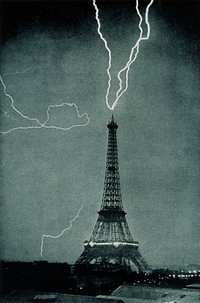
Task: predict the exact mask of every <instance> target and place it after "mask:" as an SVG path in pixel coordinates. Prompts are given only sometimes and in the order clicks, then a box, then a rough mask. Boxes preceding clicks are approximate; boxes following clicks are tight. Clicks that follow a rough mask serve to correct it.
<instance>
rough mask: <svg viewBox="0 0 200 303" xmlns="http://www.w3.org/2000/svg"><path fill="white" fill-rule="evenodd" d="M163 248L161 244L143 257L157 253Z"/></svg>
mask: <svg viewBox="0 0 200 303" xmlns="http://www.w3.org/2000/svg"><path fill="white" fill-rule="evenodd" d="M163 246H164V244H161V245H160V246H159V247H158V248H156V250H154V251H150V252H148V253H146V254H144V256H146V255H151V254H155V253H157V252H158V251H159V250H160V249H161V248H162V247H163Z"/></svg>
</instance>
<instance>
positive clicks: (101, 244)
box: [75, 118, 150, 272]
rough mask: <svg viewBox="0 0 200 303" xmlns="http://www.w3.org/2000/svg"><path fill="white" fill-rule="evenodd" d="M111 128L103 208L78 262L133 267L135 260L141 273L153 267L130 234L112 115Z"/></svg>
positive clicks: (96, 266)
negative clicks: (143, 256) (124, 205)
mask: <svg viewBox="0 0 200 303" xmlns="http://www.w3.org/2000/svg"><path fill="white" fill-rule="evenodd" d="M107 127H108V149H107V160H106V173H105V182H104V191H103V198H102V204H101V209H100V211H99V212H98V214H99V215H98V219H97V222H96V224H95V227H94V230H93V232H92V235H91V237H90V240H89V241H85V244H84V251H83V253H82V254H81V256H80V257H79V258H78V260H77V261H76V263H75V267H76V266H78V265H88V266H90V267H92V268H93V269H94V270H102V269H108V270H121V269H125V270H126V271H130V270H131V263H133V264H134V265H135V266H136V268H137V269H138V271H139V272H149V271H150V268H149V266H148V265H147V263H146V262H145V260H144V259H143V258H142V256H141V254H140V253H139V250H138V246H139V243H138V242H136V241H134V240H133V238H132V235H131V233H130V230H129V227H128V224H127V221H126V217H125V216H126V213H125V211H124V210H123V205H122V197H121V191H120V178H119V167H118V152H117V135H116V132H117V128H118V126H117V124H116V122H115V121H114V119H113V118H112V119H111V121H110V123H109V124H108V125H107Z"/></svg>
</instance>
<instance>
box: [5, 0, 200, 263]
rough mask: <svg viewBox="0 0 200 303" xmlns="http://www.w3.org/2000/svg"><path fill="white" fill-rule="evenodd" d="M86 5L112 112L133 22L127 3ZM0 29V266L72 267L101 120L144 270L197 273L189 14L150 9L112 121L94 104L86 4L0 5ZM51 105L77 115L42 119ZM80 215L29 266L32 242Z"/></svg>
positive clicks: (158, 4) (97, 179)
mask: <svg viewBox="0 0 200 303" xmlns="http://www.w3.org/2000/svg"><path fill="white" fill-rule="evenodd" d="M97 3H98V7H99V17H100V20H101V26H102V27H101V30H102V33H103V35H104V37H105V38H106V39H107V41H108V45H109V47H110V49H111V50H112V68H111V74H112V81H111V91H110V102H111V103H112V100H113V99H114V94H115V92H116V89H117V85H118V81H117V72H118V71H119V69H120V68H122V67H123V66H124V65H125V64H126V62H127V60H128V58H129V54H130V50H131V47H132V46H133V45H134V43H136V41H137V39H138V36H139V28H138V22H139V18H138V16H137V14H136V10H135V2H134V1H127V2H126V1H119V2H115V1H97ZM146 4H147V3H146V2H145V1H142V2H141V3H140V8H141V11H142V12H143V16H144V9H145V6H146ZM1 17H2V18H1V20H2V21H1V45H2V46H1V77H2V78H1V80H2V81H1V83H0V95H1V107H0V109H1V111H0V115H1V129H0V130H1V132H3V133H1V134H0V136H1V137H0V140H1V209H2V212H1V243H2V259H3V260H7V261H11V260H14V261H34V260H47V261H49V262H68V263H69V264H73V263H74V262H75V261H76V260H77V258H78V257H79V256H80V254H81V252H82V251H83V244H84V240H88V239H89V236H90V234H91V232H92V230H93V227H94V225H95V222H96V220H97V211H98V210H99V209H100V205H101V200H102V193H103V182H104V173H105V157H106V146H107V128H106V125H107V123H108V121H109V120H110V118H111V115H112V113H113V114H114V117H115V120H116V121H117V124H118V126H119V129H118V153H119V170H120V183H121V190H122V200H123V206H124V209H125V211H126V212H127V221H128V225H129V228H130V231H131V234H132V235H133V238H134V240H135V241H139V245H140V251H141V254H142V256H143V257H144V258H145V260H146V261H147V263H148V264H149V265H151V266H163V265H164V266H168V267H170V266H175V265H178V266H184V265H189V264H198V263H199V234H200V228H199V222H200V217H199V213H200V212H199V196H200V190H199V189H200V185H199V177H200V174H199V164H200V163H199V148H200V142H199V114H200V91H199V87H200V86H199V84H200V83H199V79H200V77H199V53H200V50H199V45H200V44H199V30H200V26H199V4H198V2H197V1H195V2H192V1H155V2H154V3H153V5H152V6H151V8H150V11H149V22H150V26H151V34H150V38H149V40H148V41H142V42H141V45H140V52H139V54H138V57H137V60H136V61H135V63H134V64H132V66H131V69H130V73H129V87H128V90H127V91H126V92H125V93H124V95H123V96H122V97H121V98H120V100H119V102H118V104H117V106H116V107H115V109H114V111H111V110H109V109H108V107H107V105H106V103H105V94H106V90H107V82H108V75H107V73H106V70H107V68H108V52H107V51H106V49H105V46H104V43H103V42H102V40H101V39H100V37H99V35H98V33H97V22H96V20H95V9H94V7H93V4H92V1H81V2H76V1H72V2H69V1H62V2H61V1H52V2H49V1H43V2H41V1H21V2H18V1H14V2H10V1H2V2H1ZM143 26H144V31H146V26H145V24H143ZM8 95H9V96H8ZM12 102H13V104H14V106H15V108H16V109H17V110H18V112H17V111H16V110H14V109H13V108H12ZM63 103H74V104H75V105H76V106H77V107H76V106H75V105H73V106H70V105H69V104H68V105H63V106H58V107H50V108H49V106H50V105H55V104H57V105H61V104H63ZM48 109H49V111H48V112H47V110H48ZM20 113H22V114H23V116H22V115H21V114H20ZM84 113H86V114H85V115H83V114H84ZM47 115H49V120H48V122H47V123H46V124H45V125H46V126H48V125H54V126H56V127H58V128H61V129H55V128H45V127H41V125H42V124H44V123H45V121H46V120H47V118H48V116H47ZM27 116H28V117H29V118H35V119H37V120H38V121H39V122H40V123H41V125H39V124H38V121H37V120H29V119H27V118H26V117H27ZM75 124H76V125H77V124H78V125H82V126H77V127H73V128H71V126H73V125H75ZM30 126H34V127H35V126H37V127H38V126H39V128H33V129H31V128H27V127H30ZM19 127H23V128H25V129H18V128H19ZM13 128H17V129H15V130H13V131H11V132H9V130H11V129H13ZM62 128H65V129H67V128H69V129H68V130H63V129H62ZM82 205H83V207H82V209H81V211H80V213H79V217H78V218H77V219H76V220H75V221H74V222H73V224H72V228H71V229H69V230H66V231H65V232H64V233H63V235H62V236H61V237H59V238H57V239H51V238H48V239H47V238H45V239H44V243H43V244H44V245H43V255H42V257H41V255H40V249H41V239H42V235H43V234H50V235H59V234H60V233H61V232H62V231H63V230H64V229H65V228H68V227H69V226H70V221H71V220H72V219H73V218H74V217H75V216H76V215H77V212H78V210H79V209H80V207H81V206H82Z"/></svg>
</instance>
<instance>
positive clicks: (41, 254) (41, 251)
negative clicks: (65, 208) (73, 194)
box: [40, 203, 84, 257]
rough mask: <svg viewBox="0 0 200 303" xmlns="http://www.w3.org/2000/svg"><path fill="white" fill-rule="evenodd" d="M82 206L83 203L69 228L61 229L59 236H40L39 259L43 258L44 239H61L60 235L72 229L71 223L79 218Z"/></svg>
mask: <svg viewBox="0 0 200 303" xmlns="http://www.w3.org/2000/svg"><path fill="white" fill-rule="evenodd" d="M83 205H84V203H83V204H82V205H81V207H80V208H79V210H78V212H77V214H76V216H75V217H74V218H73V219H72V220H71V221H70V223H69V226H68V227H67V228H65V229H63V230H62V232H61V233H60V234H59V235H56V236H52V235H42V241H41V247H40V256H41V257H42V256H43V246H44V239H45V238H51V239H58V238H60V237H62V235H63V234H64V232H65V231H67V230H70V229H71V228H72V225H73V222H74V221H75V220H76V219H77V218H78V217H79V214H80V212H81V209H82V208H83Z"/></svg>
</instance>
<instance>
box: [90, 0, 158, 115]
mask: <svg viewBox="0 0 200 303" xmlns="http://www.w3.org/2000/svg"><path fill="white" fill-rule="evenodd" d="M153 2H154V0H151V1H150V2H149V4H148V5H147V7H146V10H145V24H146V26H147V34H146V36H143V28H142V22H143V18H142V15H141V13H140V10H139V0H136V12H137V15H138V16H139V19H140V21H139V30H140V35H139V38H138V40H137V42H136V43H135V45H134V46H133V47H132V49H131V52H130V56H129V60H128V62H127V63H126V65H125V66H124V67H123V68H122V69H121V70H120V71H119V72H118V74H117V78H118V80H119V89H118V91H117V92H116V96H115V100H114V101H113V103H112V105H110V104H109V93H110V88H111V80H112V78H111V74H110V69H111V66H112V52H111V50H110V48H109V47H108V42H107V40H106V39H105V38H104V36H103V34H102V32H101V23H100V19H99V9H98V7H97V4H96V0H93V5H94V8H95V11H96V14H95V18H96V21H97V25H98V28H97V31H98V34H99V36H100V38H101V40H102V41H103V42H104V45H105V48H106V50H107V51H108V58H109V59H108V68H107V74H108V86H107V92H106V96H105V100H106V105H107V106H108V108H109V109H110V110H114V108H115V106H116V105H117V103H118V100H119V99H120V98H121V96H122V95H123V94H124V93H125V91H126V90H127V89H128V82H129V78H128V77H129V71H130V67H131V64H132V63H133V62H135V60H136V59H137V56H138V54H139V50H140V42H141V41H143V40H148V39H149V37H150V24H149V9H150V6H151V5H152V4H153ZM134 52H135V54H134ZM124 72H125V79H126V81H125V87H124V88H123V81H122V79H121V75H122V73H124Z"/></svg>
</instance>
